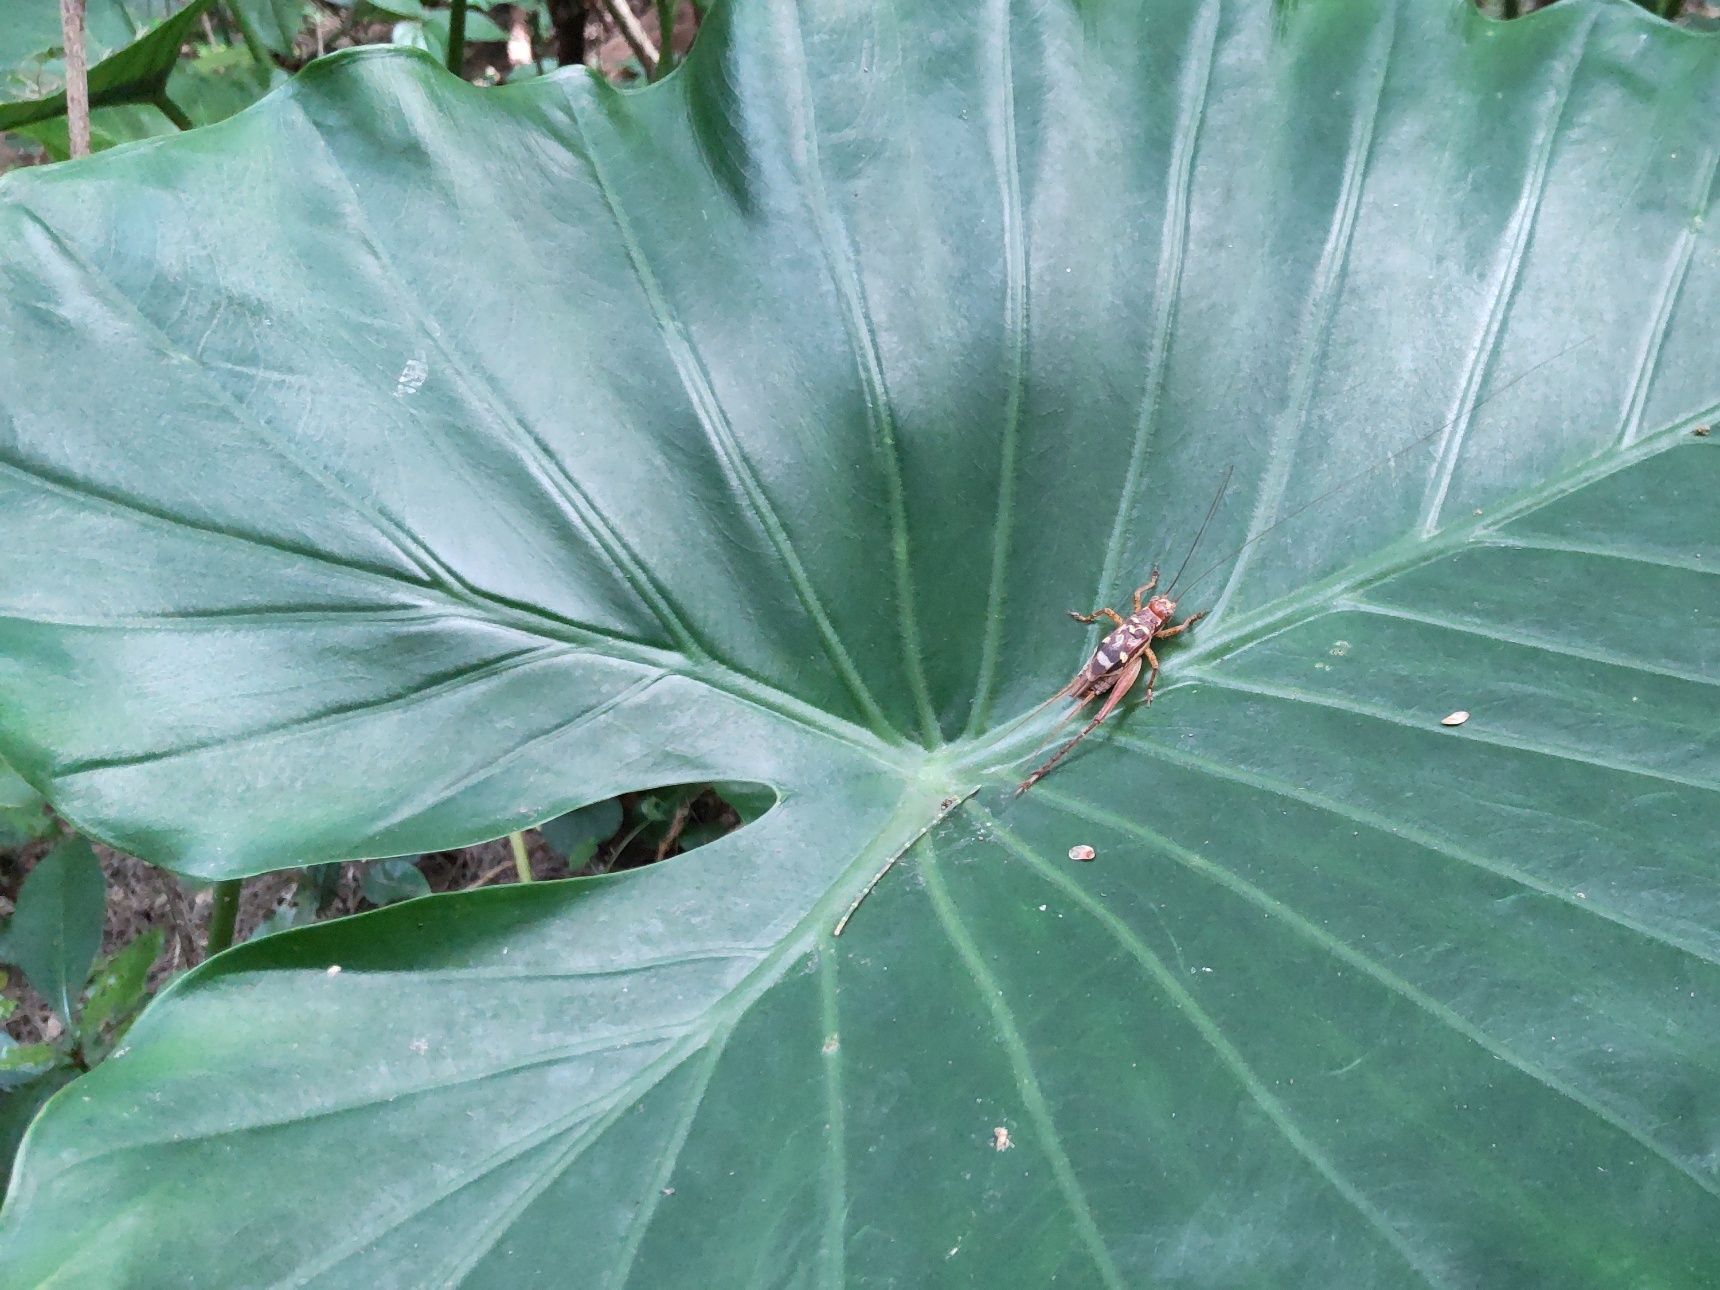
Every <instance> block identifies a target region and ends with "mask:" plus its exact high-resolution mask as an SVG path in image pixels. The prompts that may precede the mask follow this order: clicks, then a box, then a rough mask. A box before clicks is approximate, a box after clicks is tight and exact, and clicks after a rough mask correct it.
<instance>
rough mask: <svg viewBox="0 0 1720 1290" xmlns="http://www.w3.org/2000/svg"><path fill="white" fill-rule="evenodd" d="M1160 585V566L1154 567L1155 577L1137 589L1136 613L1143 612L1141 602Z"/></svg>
mask: <svg viewBox="0 0 1720 1290" xmlns="http://www.w3.org/2000/svg"><path fill="white" fill-rule="evenodd" d="M1158 585H1159V566H1158V565H1156V564H1155V565H1154V566H1153V576H1152V577H1150V578H1148V579H1147V580H1146V581H1145V582H1143V583H1142V584H1141V585H1140V586H1138V587H1136V588H1135V612H1136V613H1137V614H1138V613H1140V612H1141V600H1142V598H1143V597H1144V596H1145V595H1146V594H1147V593H1148V592H1149V591H1151V590H1152V589H1153V588H1154V587H1156V586H1158Z"/></svg>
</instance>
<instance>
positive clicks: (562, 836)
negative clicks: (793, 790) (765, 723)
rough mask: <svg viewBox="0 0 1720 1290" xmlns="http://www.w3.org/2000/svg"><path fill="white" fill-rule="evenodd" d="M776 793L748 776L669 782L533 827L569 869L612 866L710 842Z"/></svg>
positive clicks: (754, 814) (593, 870)
mask: <svg viewBox="0 0 1720 1290" xmlns="http://www.w3.org/2000/svg"><path fill="white" fill-rule="evenodd" d="M776 800H777V796H776V791H775V790H774V789H771V788H767V787H766V786H765V785H763V784H755V783H751V782H746V781H736V782H730V783H721V784H709V783H704V784H668V785H665V786H663V787H660V788H650V789H644V790H642V791H639V792H634V793H622V794H620V795H619V796H617V797H612V798H610V799H609V800H608V801H604V802H595V803H593V804H592V805H590V806H584V807H581V808H580V809H579V810H577V811H569V812H568V813H567V814H566V815H562V816H558V817H557V818H555V819H553V820H550V821H548V822H546V823H544V824H542V825H540V826H539V827H538V829H537V830H536V833H537V836H538V838H539V839H540V840H541V842H542V845H543V847H544V848H545V849H547V850H548V851H549V853H550V855H551V856H552V857H553V859H554V860H555V861H558V862H559V864H560V866H562V867H564V872H566V873H567V874H570V875H575V876H584V875H588V874H599V873H614V872H615V871H616V870H619V869H638V868H640V867H642V866H644V865H648V864H655V863H656V862H657V861H659V860H667V859H669V858H670V857H672V856H678V855H680V854H682V853H683V852H686V851H692V850H695V849H696V848H698V847H702V846H706V845H708V844H709V843H712V842H715V841H716V840H717V839H718V838H720V837H724V836H726V835H727V834H730V833H732V832H734V831H735V830H736V829H738V828H740V827H741V826H742V825H744V824H751V823H752V822H753V821H754V820H757V819H758V818H760V817H761V816H762V815H764V814H765V813H766V812H767V811H769V810H770V808H771V807H772V806H774V805H776ZM534 867H535V866H534Z"/></svg>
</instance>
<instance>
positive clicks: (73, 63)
mask: <svg viewBox="0 0 1720 1290" xmlns="http://www.w3.org/2000/svg"><path fill="white" fill-rule="evenodd" d="M60 32H61V38H62V39H63V40H64V42H65V47H66V129H67V133H68V135H69V136H70V151H71V155H72V156H74V157H87V156H89V155H90V63H89V51H88V50H87V49H86V48H85V47H84V0H60Z"/></svg>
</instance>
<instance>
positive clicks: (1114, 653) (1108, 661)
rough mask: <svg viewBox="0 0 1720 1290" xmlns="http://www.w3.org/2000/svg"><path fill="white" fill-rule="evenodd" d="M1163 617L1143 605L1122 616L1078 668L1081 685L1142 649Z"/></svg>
mask: <svg viewBox="0 0 1720 1290" xmlns="http://www.w3.org/2000/svg"><path fill="white" fill-rule="evenodd" d="M1164 621H1165V620H1164V619H1162V618H1160V617H1159V616H1158V615H1157V614H1155V613H1153V612H1151V611H1150V610H1146V609H1143V610H1141V612H1140V613H1138V614H1131V615H1129V617H1128V618H1126V619H1124V620H1123V625H1122V626H1121V627H1118V628H1115V629H1114V630H1112V631H1111V632H1110V633H1109V634H1108V635H1107V636H1106V637H1105V639H1104V640H1102V641H1100V642H1099V648H1098V649H1096V650H1094V651H1093V657H1092V658H1091V659H1089V660H1088V661H1087V666H1086V667H1084V668H1082V669H1081V678H1080V679H1081V685H1082V688H1085V687H1086V686H1088V685H1091V684H1092V683H1093V682H1094V681H1097V680H1099V678H1101V677H1104V676H1109V675H1110V674H1111V673H1112V672H1115V671H1116V670H1117V669H1118V668H1119V667H1121V666H1122V665H1123V664H1124V663H1125V662H1127V661H1128V660H1129V659H1131V658H1133V657H1134V656H1135V655H1137V654H1139V653H1140V652H1141V651H1142V650H1144V649H1145V648H1146V647H1147V643H1148V642H1149V641H1151V640H1152V639H1153V633H1154V632H1156V631H1158V629H1159V628H1160V627H1162V626H1163V625H1164Z"/></svg>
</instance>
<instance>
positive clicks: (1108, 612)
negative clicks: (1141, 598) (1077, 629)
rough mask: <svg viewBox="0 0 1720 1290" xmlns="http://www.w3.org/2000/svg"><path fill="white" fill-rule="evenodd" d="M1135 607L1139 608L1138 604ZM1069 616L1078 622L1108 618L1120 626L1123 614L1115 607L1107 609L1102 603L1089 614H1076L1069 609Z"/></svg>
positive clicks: (1091, 621) (1090, 621)
mask: <svg viewBox="0 0 1720 1290" xmlns="http://www.w3.org/2000/svg"><path fill="white" fill-rule="evenodd" d="M1135 608H1137V609H1139V608H1140V606H1139V605H1137V606H1135ZM1069 616H1070V617H1071V618H1073V619H1074V620H1075V621H1076V622H1078V623H1096V622H1098V621H1099V620H1100V619H1101V618H1109V619H1110V620H1111V621H1112V622H1114V623H1116V624H1117V626H1119V627H1121V626H1122V625H1123V616H1122V615H1121V614H1119V613H1118V612H1117V611H1116V610H1115V609H1107V608H1105V607H1104V606H1103V605H1101V606H1100V607H1099V608H1097V609H1095V610H1094V611H1093V612H1092V613H1090V614H1078V613H1076V612H1075V611H1074V610H1073V609H1071V610H1070V611H1069Z"/></svg>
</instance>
